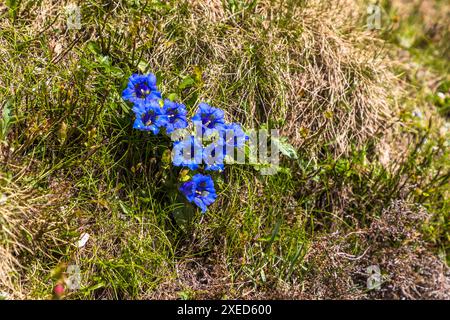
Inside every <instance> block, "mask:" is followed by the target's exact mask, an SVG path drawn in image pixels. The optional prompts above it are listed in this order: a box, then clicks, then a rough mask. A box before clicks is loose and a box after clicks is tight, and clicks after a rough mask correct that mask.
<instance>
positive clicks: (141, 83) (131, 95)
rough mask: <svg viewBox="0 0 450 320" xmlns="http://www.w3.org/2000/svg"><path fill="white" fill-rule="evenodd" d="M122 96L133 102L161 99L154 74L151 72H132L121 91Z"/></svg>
mask: <svg viewBox="0 0 450 320" xmlns="http://www.w3.org/2000/svg"><path fill="white" fill-rule="evenodd" d="M122 98H123V99H124V100H128V101H130V102H133V103H138V102H144V101H147V102H148V101H150V100H153V99H161V92H159V91H158V88H157V87H156V76H155V75H154V74H153V73H149V74H147V75H141V74H136V73H135V74H133V75H132V76H131V77H130V78H129V80H128V85H127V88H126V89H125V90H124V91H123V92H122Z"/></svg>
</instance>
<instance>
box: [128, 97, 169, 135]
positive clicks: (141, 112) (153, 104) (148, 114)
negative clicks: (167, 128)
mask: <svg viewBox="0 0 450 320" xmlns="http://www.w3.org/2000/svg"><path fill="white" fill-rule="evenodd" d="M133 112H134V113H135V115H136V120H134V124H133V128H134V129H138V130H143V131H151V132H153V133H154V134H158V133H159V129H160V127H161V126H164V125H165V124H166V122H167V117H166V115H165V114H164V110H163V109H162V108H161V107H160V106H159V103H158V101H157V100H151V101H150V102H148V103H145V102H138V103H135V105H134V107H133Z"/></svg>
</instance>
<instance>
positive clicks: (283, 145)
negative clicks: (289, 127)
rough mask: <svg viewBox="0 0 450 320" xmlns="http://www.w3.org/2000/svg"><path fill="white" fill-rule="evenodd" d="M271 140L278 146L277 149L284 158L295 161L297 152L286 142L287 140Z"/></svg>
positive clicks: (283, 138)
mask: <svg viewBox="0 0 450 320" xmlns="http://www.w3.org/2000/svg"><path fill="white" fill-rule="evenodd" d="M272 139H273V141H272V142H273V143H275V145H277V146H278V149H279V150H280V152H281V153H282V154H283V155H285V156H286V157H289V158H291V159H297V158H298V156H297V151H296V150H295V148H294V147H293V146H292V145H291V144H290V143H289V142H288V141H287V138H285V137H281V138H278V139H274V138H272Z"/></svg>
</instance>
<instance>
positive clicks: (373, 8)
mask: <svg viewBox="0 0 450 320" xmlns="http://www.w3.org/2000/svg"><path fill="white" fill-rule="evenodd" d="M367 29H368V30H380V29H381V7H380V6H379V5H376V4H370V5H369V6H368V7H367Z"/></svg>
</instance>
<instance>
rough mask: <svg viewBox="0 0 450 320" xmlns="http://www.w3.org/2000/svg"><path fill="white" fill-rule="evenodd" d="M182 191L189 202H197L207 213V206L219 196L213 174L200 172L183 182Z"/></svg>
mask: <svg viewBox="0 0 450 320" xmlns="http://www.w3.org/2000/svg"><path fill="white" fill-rule="evenodd" d="M180 191H181V192H182V193H183V194H184V195H185V197H186V199H187V200H188V201H189V202H193V203H195V205H197V206H198V207H199V208H200V209H201V210H202V213H205V212H206V209H207V207H208V206H209V205H211V204H212V203H213V202H214V201H215V200H216V198H217V194H216V190H215V189H214V182H213V180H212V179H211V176H208V175H202V174H199V173H198V174H196V175H194V176H193V177H192V180H190V181H187V182H185V183H183V185H181V187H180Z"/></svg>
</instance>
